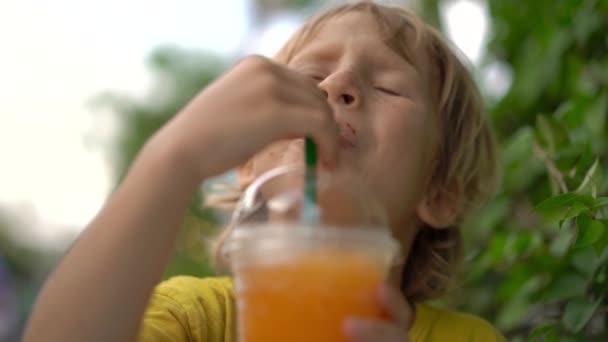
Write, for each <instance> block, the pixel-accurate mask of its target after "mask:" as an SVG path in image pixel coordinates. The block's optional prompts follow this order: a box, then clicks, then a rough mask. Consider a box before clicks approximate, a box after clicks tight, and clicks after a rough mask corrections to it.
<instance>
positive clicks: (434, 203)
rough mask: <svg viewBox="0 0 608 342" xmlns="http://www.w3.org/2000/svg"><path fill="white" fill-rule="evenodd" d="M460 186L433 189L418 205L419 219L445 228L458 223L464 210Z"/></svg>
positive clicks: (430, 224)
mask: <svg viewBox="0 0 608 342" xmlns="http://www.w3.org/2000/svg"><path fill="white" fill-rule="evenodd" d="M461 193H462V192H461V191H460V187H459V186H456V185H454V186H451V187H450V188H449V189H432V190H431V191H429V192H428V194H427V195H425V196H424V197H423V198H422V201H420V203H419V204H418V207H416V215H417V216H418V219H419V220H420V221H422V222H424V223H426V224H428V225H429V226H431V227H433V228H435V229H444V228H448V227H450V226H452V225H453V224H454V223H456V220H457V219H458V215H459V214H460V212H461V210H462V196H461Z"/></svg>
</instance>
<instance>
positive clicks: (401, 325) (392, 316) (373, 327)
mask: <svg viewBox="0 0 608 342" xmlns="http://www.w3.org/2000/svg"><path fill="white" fill-rule="evenodd" d="M378 300H379V302H380V304H381V305H382V307H383V308H384V310H385V311H386V313H387V314H388V318H389V320H386V321H385V320H365V319H358V318H350V319H348V320H347V321H346V322H345V327H344V328H345V332H346V334H347V336H348V337H349V338H350V339H351V341H352V342H407V340H408V336H407V331H408V330H409V328H410V327H411V325H412V323H413V318H414V316H413V315H414V313H413V311H412V308H411V307H410V305H409V304H408V303H407V301H406V300H405V298H404V297H403V295H402V294H401V293H399V292H398V291H397V290H395V289H393V288H391V287H388V286H385V285H384V286H382V287H381V288H380V289H379V291H378Z"/></svg>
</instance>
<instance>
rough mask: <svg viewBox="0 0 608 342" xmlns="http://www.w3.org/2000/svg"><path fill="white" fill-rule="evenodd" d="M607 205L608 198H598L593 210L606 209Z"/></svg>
mask: <svg viewBox="0 0 608 342" xmlns="http://www.w3.org/2000/svg"><path fill="white" fill-rule="evenodd" d="M607 205H608V197H598V198H596V199H595V202H594V203H593V207H592V209H598V208H601V207H605V206H607Z"/></svg>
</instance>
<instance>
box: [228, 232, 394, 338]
mask: <svg viewBox="0 0 608 342" xmlns="http://www.w3.org/2000/svg"><path fill="white" fill-rule="evenodd" d="M398 249H399V248H398V244H397V242H396V241H395V240H394V239H393V238H392V237H391V235H390V233H389V231H388V230H387V229H384V228H376V227H357V228H345V227H330V226H314V227H311V226H306V225H304V224H301V223H276V224H272V223H267V224H263V225H262V224H258V225H244V226H240V227H238V228H237V229H236V230H235V231H234V232H233V234H232V236H231V238H230V239H229V240H228V241H226V244H225V246H224V250H225V252H226V254H227V256H228V260H229V263H230V266H231V269H232V272H233V276H234V280H235V290H236V298H237V312H238V336H239V341H240V342H273V341H290V342H299V341H302V342H304V341H306V342H310V341H324V342H343V341H344V342H346V341H348V340H347V338H346V336H345V335H344V333H343V324H344V321H345V319H346V318H347V317H353V316H356V317H362V318H370V319H382V318H383V311H382V309H381V307H380V306H379V304H378V302H377V299H376V296H375V293H376V291H377V289H378V286H379V285H380V284H381V283H382V282H384V281H385V278H386V276H387V274H388V271H389V269H390V266H391V264H392V262H393V260H394V257H395V256H396V254H397V252H398Z"/></svg>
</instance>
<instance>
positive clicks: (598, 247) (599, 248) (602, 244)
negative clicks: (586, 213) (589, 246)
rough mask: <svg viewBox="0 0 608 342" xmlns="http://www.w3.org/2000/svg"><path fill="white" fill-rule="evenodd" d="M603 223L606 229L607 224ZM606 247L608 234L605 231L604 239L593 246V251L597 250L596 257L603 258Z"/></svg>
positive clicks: (603, 221) (607, 245)
mask: <svg viewBox="0 0 608 342" xmlns="http://www.w3.org/2000/svg"><path fill="white" fill-rule="evenodd" d="M602 223H603V224H604V227H606V224H607V222H606V221H605V220H602ZM606 247H608V232H606V230H604V233H603V234H602V237H601V238H600V239H598V240H597V241H596V242H595V243H594V244H593V249H594V250H595V253H596V255H598V256H601V255H602V254H603V253H604V250H606Z"/></svg>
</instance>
